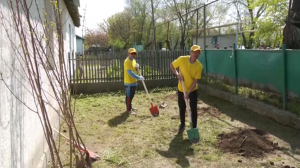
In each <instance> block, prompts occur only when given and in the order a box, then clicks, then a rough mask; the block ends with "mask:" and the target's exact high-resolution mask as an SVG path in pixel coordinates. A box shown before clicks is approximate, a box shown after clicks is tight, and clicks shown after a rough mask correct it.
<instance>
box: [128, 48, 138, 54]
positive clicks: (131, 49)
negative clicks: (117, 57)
mask: <svg viewBox="0 0 300 168" xmlns="http://www.w3.org/2000/svg"><path fill="white" fill-rule="evenodd" d="M128 53H130V54H131V53H136V50H135V48H129V50H128Z"/></svg>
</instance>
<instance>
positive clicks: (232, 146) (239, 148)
mask: <svg viewBox="0 0 300 168" xmlns="http://www.w3.org/2000/svg"><path fill="white" fill-rule="evenodd" d="M218 138H219V143H218V146H219V147H220V148H221V149H222V150H223V151H224V152H231V153H235V154H239V155H241V156H244V157H256V158H259V157H263V156H264V153H272V152H273V151H274V150H275V149H277V145H278V144H277V143H273V142H272V141H269V140H268V139H269V135H268V134H267V133H266V132H264V131H261V130H257V129H246V130H240V131H237V132H232V133H228V134H223V133H222V134H219V135H218Z"/></svg>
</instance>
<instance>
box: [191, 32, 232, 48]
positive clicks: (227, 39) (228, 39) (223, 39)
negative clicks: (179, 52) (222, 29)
mask: <svg viewBox="0 0 300 168" xmlns="http://www.w3.org/2000/svg"><path fill="white" fill-rule="evenodd" d="M212 37H213V36H207V37H206V45H208V49H213V48H214V47H215V45H214V44H212V43H211V38H212ZM214 37H217V43H218V44H220V49H224V47H227V48H228V47H229V46H232V44H233V43H235V42H236V41H235V39H236V35H235V34H233V35H216V36H214ZM193 44H196V37H193ZM197 44H198V45H200V46H201V48H204V38H203V37H198V43H197Z"/></svg>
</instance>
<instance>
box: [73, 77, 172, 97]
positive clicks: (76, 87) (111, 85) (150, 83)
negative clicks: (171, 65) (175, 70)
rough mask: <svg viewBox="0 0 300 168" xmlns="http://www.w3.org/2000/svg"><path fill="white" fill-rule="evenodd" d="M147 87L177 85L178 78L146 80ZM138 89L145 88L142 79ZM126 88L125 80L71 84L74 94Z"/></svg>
mask: <svg viewBox="0 0 300 168" xmlns="http://www.w3.org/2000/svg"><path fill="white" fill-rule="evenodd" d="M145 84H146V87H147V89H151V88H156V87H166V86H170V87H174V86H177V84H178V80H177V79H164V80H145ZM137 89H141V90H143V89H144V86H143V84H142V82H141V81H138V87H137ZM119 90H125V86H124V83H123V82H103V83H77V84H71V91H72V94H74V93H76V94H81V93H83V94H95V93H101V92H112V91H119Z"/></svg>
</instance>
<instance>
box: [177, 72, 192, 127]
mask: <svg viewBox="0 0 300 168" xmlns="http://www.w3.org/2000/svg"><path fill="white" fill-rule="evenodd" d="M179 74H181V72H180V71H179ZM180 82H181V86H182V90H183V94H184V101H185V105H186V107H187V108H188V116H189V119H190V123H193V122H192V118H191V117H192V116H191V109H190V105H189V104H188V101H187V99H186V98H185V96H186V92H185V86H184V82H183V81H182V80H180Z"/></svg>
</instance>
